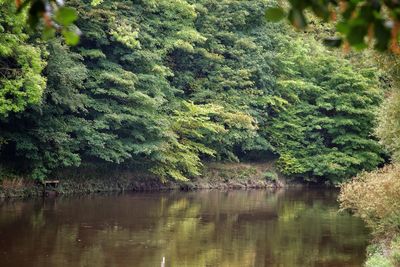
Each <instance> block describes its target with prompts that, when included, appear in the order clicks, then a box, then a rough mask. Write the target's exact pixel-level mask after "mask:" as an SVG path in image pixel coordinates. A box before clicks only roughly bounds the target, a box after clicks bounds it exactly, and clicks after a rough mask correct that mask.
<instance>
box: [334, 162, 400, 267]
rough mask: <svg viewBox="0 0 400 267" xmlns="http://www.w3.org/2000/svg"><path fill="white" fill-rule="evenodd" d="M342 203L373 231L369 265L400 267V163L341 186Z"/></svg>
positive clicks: (340, 198)
mask: <svg viewBox="0 0 400 267" xmlns="http://www.w3.org/2000/svg"><path fill="white" fill-rule="evenodd" d="M339 201H340V204H341V208H342V209H347V210H350V211H352V212H354V214H355V215H357V216H359V217H360V218H362V219H363V220H364V221H365V222H366V224H367V225H368V227H369V228H370V229H371V230H372V234H373V236H374V239H373V244H372V245H370V246H369V248H368V259H367V262H366V266H367V267H372V266H373V267H386V266H388V267H389V266H400V164H391V165H387V166H386V167H384V168H382V169H379V170H375V171H372V172H364V173H361V174H360V175H358V176H357V177H356V178H355V179H354V180H352V181H350V182H347V183H345V184H343V185H342V188H341V193H340V196H339Z"/></svg>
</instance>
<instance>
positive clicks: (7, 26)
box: [0, 0, 46, 117]
mask: <svg viewBox="0 0 400 267" xmlns="http://www.w3.org/2000/svg"><path fill="white" fill-rule="evenodd" d="M11 2H12V1H9V0H1V1H0V10H1V14H2V16H1V17H0V88H1V90H0V117H6V116H8V114H9V113H12V112H21V111H23V110H24V109H25V108H26V107H27V106H28V105H30V104H38V103H39V102H40V100H41V97H42V93H43V89H44V87H45V83H46V78H45V77H43V76H42V75H41V72H42V70H43V68H44V67H45V64H46V63H45V61H44V60H43V59H42V56H41V50H40V48H39V47H36V46H34V45H32V44H30V43H29V42H28V38H29V36H28V34H27V33H26V29H25V23H24V22H23V20H24V18H25V17H26V13H25V12H22V13H19V14H15V12H16V9H15V7H14V6H13V4H11Z"/></svg>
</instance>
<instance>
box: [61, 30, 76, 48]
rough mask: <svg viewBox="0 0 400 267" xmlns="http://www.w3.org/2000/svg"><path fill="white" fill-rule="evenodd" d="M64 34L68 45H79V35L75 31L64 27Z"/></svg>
mask: <svg viewBox="0 0 400 267" xmlns="http://www.w3.org/2000/svg"><path fill="white" fill-rule="evenodd" d="M62 35H63V36H64V38H65V42H66V43H67V45H77V44H78V43H79V35H78V34H77V33H76V32H75V31H71V30H67V29H63V30H62Z"/></svg>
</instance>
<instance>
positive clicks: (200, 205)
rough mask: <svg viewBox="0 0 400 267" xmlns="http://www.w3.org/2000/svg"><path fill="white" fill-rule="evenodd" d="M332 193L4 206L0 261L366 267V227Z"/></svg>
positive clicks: (178, 195)
mask: <svg viewBox="0 0 400 267" xmlns="http://www.w3.org/2000/svg"><path fill="white" fill-rule="evenodd" d="M335 198H336V192H333V191H327V190H319V191H318V190H300V189H291V190H286V191H285V190H281V191H277V192H272V191H262V190H259V191H229V192H219V191H199V192H189V193H183V192H172V193H143V194H141V193H140V194H139V193H138V194H127V195H120V196H115V195H112V196H92V197H80V198H76V197H75V198H61V199H55V200H46V201H45V202H44V203H43V202H20V201H17V202H12V203H3V204H0V266H8V267H12V266H18V267H24V266H52V267H54V266H55V267H57V266H71V267H72V266H73V267H76V266H96V267H102V266H104V267H106V266H107V267H113V266H124V267H125V266H126V267H128V266H146V267H147V266H160V263H161V260H162V258H163V257H165V260H166V264H165V266H230V267H235V266H238V267H239V266H240V267H245V266H257V267H258V266H273V267H274V266H284V267H291V266H310V267H312V266H332V267H339V266H340V267H341V266H362V262H363V260H364V254H365V247H366V245H367V243H366V240H367V231H366V229H365V228H364V227H363V224H362V223H361V222H360V220H359V219H357V218H354V217H352V216H350V215H348V214H339V213H338V212H337V203H336V199H335Z"/></svg>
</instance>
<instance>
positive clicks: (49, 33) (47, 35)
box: [42, 27, 56, 40]
mask: <svg viewBox="0 0 400 267" xmlns="http://www.w3.org/2000/svg"><path fill="white" fill-rule="evenodd" d="M55 35H56V30H55V29H54V28H52V27H46V28H44V30H43V32H42V38H43V39H44V40H50V39H52V38H54V36H55Z"/></svg>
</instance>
